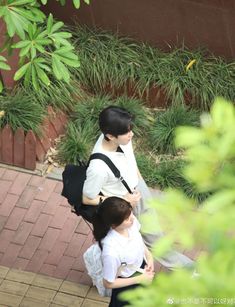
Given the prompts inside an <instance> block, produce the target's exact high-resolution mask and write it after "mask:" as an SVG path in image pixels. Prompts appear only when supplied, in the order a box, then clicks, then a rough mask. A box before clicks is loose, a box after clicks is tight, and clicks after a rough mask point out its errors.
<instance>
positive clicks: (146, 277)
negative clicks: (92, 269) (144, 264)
mask: <svg viewBox="0 0 235 307" xmlns="http://www.w3.org/2000/svg"><path fill="white" fill-rule="evenodd" d="M153 277H154V272H152V271H147V270H144V273H143V274H140V275H138V276H134V277H130V278H116V279H115V280H114V282H109V281H107V280H105V279H103V283H104V286H105V288H107V289H115V288H121V287H126V286H130V285H135V284H139V283H143V282H146V283H148V282H151V281H152V280H153Z"/></svg>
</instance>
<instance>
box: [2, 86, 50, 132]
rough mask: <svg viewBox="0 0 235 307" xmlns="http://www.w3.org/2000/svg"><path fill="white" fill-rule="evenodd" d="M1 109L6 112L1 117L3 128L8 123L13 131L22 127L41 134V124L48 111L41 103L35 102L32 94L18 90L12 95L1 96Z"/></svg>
mask: <svg viewBox="0 0 235 307" xmlns="http://www.w3.org/2000/svg"><path fill="white" fill-rule="evenodd" d="M0 110H2V111H4V112H5V114H4V116H3V117H1V118H0V127H1V128H3V127H4V126H5V125H6V124H8V125H10V126H11V128H12V129H13V131H15V130H16V129H17V128H22V129H23V130H24V131H25V132H27V131H29V130H32V131H33V132H34V133H35V134H37V135H41V133H42V131H41V128H40V124H41V123H42V121H43V118H44V116H45V115H46V112H45V109H44V108H43V107H42V106H41V105H40V104H38V103H35V102H34V100H33V96H31V95H30V94H27V93H25V92H24V91H22V90H16V91H15V92H13V93H12V94H10V95H5V96H0Z"/></svg>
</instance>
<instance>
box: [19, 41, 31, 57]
mask: <svg viewBox="0 0 235 307" xmlns="http://www.w3.org/2000/svg"><path fill="white" fill-rule="evenodd" d="M30 48H31V44H29V45H28V46H26V47H24V48H22V49H21V50H20V53H19V56H20V57H24V56H25V55H28V53H29V50H30Z"/></svg>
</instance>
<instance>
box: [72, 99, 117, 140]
mask: <svg viewBox="0 0 235 307" xmlns="http://www.w3.org/2000/svg"><path fill="white" fill-rule="evenodd" d="M111 104H112V101H111V98H110V96H99V95H97V96H87V97H86V98H85V99H82V100H81V101H80V102H79V103H78V104H77V105H76V106H75V107H74V113H73V115H72V120H73V122H74V123H75V125H76V126H77V127H79V129H83V127H84V126H85V124H86V122H87V120H89V121H90V122H91V123H92V125H93V133H94V137H95V138H97V137H98V135H99V134H100V131H99V125H98V119H99V114H100V112H101V111H102V110H103V109H104V108H105V107H107V106H109V105H111Z"/></svg>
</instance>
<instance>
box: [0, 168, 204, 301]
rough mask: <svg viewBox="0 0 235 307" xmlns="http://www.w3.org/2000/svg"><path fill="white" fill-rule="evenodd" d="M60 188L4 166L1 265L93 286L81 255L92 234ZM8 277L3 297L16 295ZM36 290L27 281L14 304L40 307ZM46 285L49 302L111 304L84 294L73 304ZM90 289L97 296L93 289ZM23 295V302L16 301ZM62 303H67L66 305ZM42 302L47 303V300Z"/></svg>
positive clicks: (0, 173) (0, 281) (1, 284)
mask: <svg viewBox="0 0 235 307" xmlns="http://www.w3.org/2000/svg"><path fill="white" fill-rule="evenodd" d="M60 176H61V174H60V175H59V177H60ZM61 190H62V182H61V181H58V180H53V179H49V178H45V177H41V176H38V175H35V174H32V173H25V172H22V170H15V169H10V168H8V167H4V166H0V266H3V267H5V268H6V269H12V270H13V272H14V270H21V272H22V273H25V274H27V272H30V273H32V274H40V275H39V276H41V274H43V275H42V276H44V277H47V278H48V279H50V278H56V279H57V280H61V282H63V281H64V282H73V283H76V284H80V285H81V286H82V285H84V286H91V280H90V278H89V276H88V275H87V274H86V271H85V266H84V262H83V258H82V256H83V253H84V251H85V250H86V249H87V248H88V247H89V246H90V245H91V244H92V240H93V238H92V233H91V230H90V228H89V227H88V226H87V224H86V223H85V222H84V221H83V219H81V217H78V216H76V215H75V214H73V213H71V210H70V206H69V204H68V203H67V201H66V199H65V198H64V197H62V196H61V195H60V193H61ZM197 253H198V251H185V254H188V255H189V256H190V257H191V258H195V256H196V254H197ZM155 269H156V271H157V272H160V271H163V270H164V268H163V267H162V266H161V265H160V264H159V263H158V264H157V265H156V268H155ZM0 273H1V270H0ZM30 273H28V274H30ZM8 277H9V276H8ZM4 278H5V276H4V277H2V276H1V275H0V299H2V298H1V295H3V297H6V298H4V299H8V298H9V297H12V295H13V296H14V295H17V293H15V294H14V293H10V294H9V293H8V292H9V291H8V290H7V289H9V288H11V285H13V284H12V280H11V279H9V281H8V279H7V280H6V281H5V280H4ZM41 278H43V277H41ZM13 281H14V280H13ZM17 282H19V281H17ZM25 284H27V283H25ZM15 286H16V292H17V291H26V290H25V289H26V286H20V285H18V284H17V285H15ZM29 287H31V288H30V290H29ZM13 288H14V287H13ZM1 289H5V290H6V291H5V290H4V291H5V292H4V291H3V290H1ZM14 289H15V288H14ZM17 289H18V290H17ZM36 290H37V289H35V287H34V286H30V285H29V284H28V287H27V291H26V292H25V293H28V291H29V294H27V295H26V297H25V295H23V294H22V293H21V292H20V293H21V294H22V295H21V300H20V299H19V298H14V297H13V301H14V299H16V303H14V304H15V305H12V306H19V304H21V305H20V306H30V307H32V306H33V307H34V306H35V307H36V306H37V305H36V304H35V305H34V304H33V303H30V302H31V301H32V299H34V295H35V293H36V292H37V291H36ZM47 290H48V291H49V292H47V294H45V297H47V298H48V301H47V303H48V302H49V301H50V302H52V301H53V300H54V299H55V296H56V295H57V294H58V295H57V298H58V299H56V300H55V301H54V303H51V305H50V306H54V307H56V306H59V305H62V306H81V305H82V306H86V307H92V306H102V307H103V306H107V303H103V302H95V303H94V302H93V301H92V300H91V301H89V300H90V299H89V298H88V300H86V302H85V303H84V297H83V299H78V300H77V303H76V304H75V305H73V303H71V304H70V303H69V304H68V305H66V302H70V301H69V299H72V298H70V297H67V295H71V293H70V294H68V293H66V291H65V293H64V294H61V293H58V289H57V290H56V291H57V292H56V293H54V292H53V294H52V292H50V291H54V289H47ZM1 291H3V292H4V294H2V292H1ZM7 291H8V292H7ZM92 291H93V292H92V293H93V295H94V293H95V291H94V290H92ZM42 292H43V291H42ZM30 293H31V294H30ZM4 295H5V296H4ZM9 295H10V296H9ZM42 296H43V295H42ZM51 296H52V297H53V300H52V298H51ZM96 296H97V295H96ZM22 297H24V301H22ZM66 297H67V298H66ZM97 297H99V296H97ZM19 300H20V302H21V303H19V304H18V303H17V302H18V301H19ZM58 302H60V303H58ZM61 302H65V303H64V305H63V304H62V303H61ZM17 304H18V305H17ZM77 304H78V305H77ZM2 306H4V307H5V306H8V305H7V304H5V305H1V301H0V307H2ZM9 306H11V305H9ZM41 306H49V303H48V304H46V303H45V304H44V305H41Z"/></svg>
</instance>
